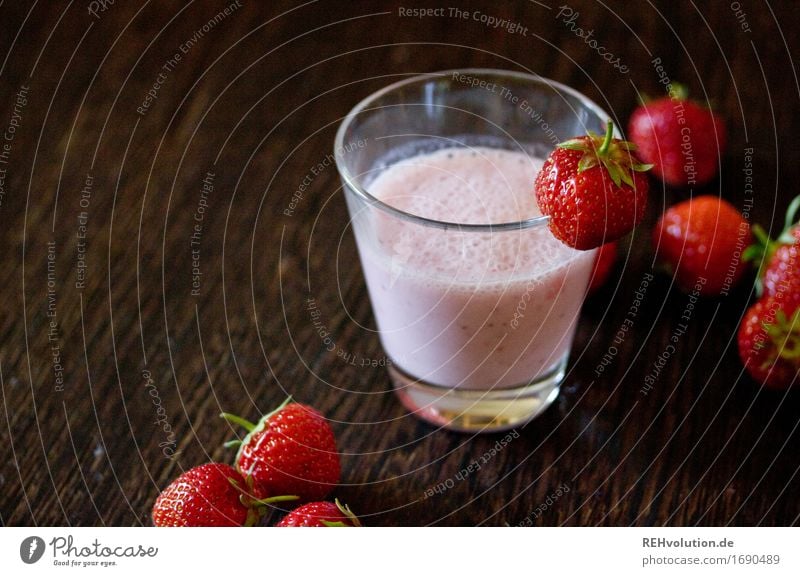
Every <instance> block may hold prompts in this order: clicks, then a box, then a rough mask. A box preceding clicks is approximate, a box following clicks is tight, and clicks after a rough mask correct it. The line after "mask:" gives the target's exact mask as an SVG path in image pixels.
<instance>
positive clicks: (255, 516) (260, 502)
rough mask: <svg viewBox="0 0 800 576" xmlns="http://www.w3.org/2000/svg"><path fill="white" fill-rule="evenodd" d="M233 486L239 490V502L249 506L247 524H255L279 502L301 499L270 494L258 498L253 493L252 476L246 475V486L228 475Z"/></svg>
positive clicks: (246, 506)
mask: <svg viewBox="0 0 800 576" xmlns="http://www.w3.org/2000/svg"><path fill="white" fill-rule="evenodd" d="M228 482H230V483H231V486H233V487H234V488H236V490H238V491H239V502H241V503H242V506H244V507H245V508H247V519H246V520H245V523H244V525H245V526H254V525H255V524H256V522H258V521H259V520H260V519H261V518H262V517H263V516H264V515H265V514H266V513H267V509H268V508H269V507H270V506H271V505H272V504H275V503H277V502H293V501H295V500H299V499H300V498H299V496H291V495H285V496H270V497H269V498H258V497H256V496H254V495H253V492H254V486H253V485H254V483H255V482H254V480H253V477H252V476H245V483H246V485H245V486H240V485H239V482H238V481H237V480H236V479H235V478H231V477H228Z"/></svg>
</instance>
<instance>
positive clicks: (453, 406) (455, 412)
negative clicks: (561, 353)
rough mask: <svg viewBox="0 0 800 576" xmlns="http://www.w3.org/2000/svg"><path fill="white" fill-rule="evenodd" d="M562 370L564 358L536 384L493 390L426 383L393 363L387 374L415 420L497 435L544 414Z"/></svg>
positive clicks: (555, 389) (564, 364)
mask: <svg viewBox="0 0 800 576" xmlns="http://www.w3.org/2000/svg"><path fill="white" fill-rule="evenodd" d="M566 368H567V358H566V356H565V357H564V359H563V360H561V362H559V363H558V365H557V366H556V367H555V368H554V369H553V370H552V371H550V372H549V373H548V374H547V375H545V376H543V377H541V378H538V379H537V380H536V381H534V382H530V383H528V384H525V385H523V386H518V387H516V388H501V389H497V390H459V389H457V388H445V387H442V386H436V385H434V384H428V383H426V382H423V381H422V380H418V379H416V378H414V377H413V376H411V375H409V374H407V373H405V372H403V371H402V370H400V369H399V368H398V367H397V364H395V363H394V362H393V363H392V364H391V366H389V375H390V376H391V378H392V383H393V384H394V388H395V393H396V394H397V396H398V397H399V398H400V401H401V402H402V403H403V406H405V407H406V408H407V409H408V410H409V411H410V412H411V413H412V414H414V415H415V416H417V417H418V418H421V419H422V420H425V421H427V422H430V423H431V424H436V425H437V426H442V427H444V428H447V429H449V430H456V431H459V432H499V431H501V430H508V429H511V428H516V427H518V426H521V425H523V424H525V423H527V422H529V421H531V420H533V419H534V418H536V417H537V416H538V415H539V414H541V413H542V412H544V411H545V410H546V409H547V407H548V406H550V404H552V403H553V400H555V399H556V397H557V396H558V391H559V389H560V387H561V381H562V380H563V379H564V374H565V373H566Z"/></svg>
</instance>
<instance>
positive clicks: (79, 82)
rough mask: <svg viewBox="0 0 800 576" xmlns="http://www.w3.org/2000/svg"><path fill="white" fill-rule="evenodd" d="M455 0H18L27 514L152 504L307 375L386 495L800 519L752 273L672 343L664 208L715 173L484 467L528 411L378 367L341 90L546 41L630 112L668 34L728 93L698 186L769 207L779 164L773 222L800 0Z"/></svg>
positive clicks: (21, 385) (5, 113)
mask: <svg viewBox="0 0 800 576" xmlns="http://www.w3.org/2000/svg"><path fill="white" fill-rule="evenodd" d="M33 4H35V5H33ZM458 4H459V9H462V10H465V11H468V17H467V18H466V19H460V18H455V17H451V16H450V14H449V13H448V10H449V9H448V8H445V11H444V13H443V15H442V13H441V12H440V13H439V15H431V16H425V17H422V18H416V17H411V16H407V15H406V16H401V12H400V9H401V8H403V9H404V10H405V9H410V8H421V7H437V3H436V2H427V3H425V2H407V3H406V2H400V3H398V2H395V1H394V0H392V1H390V2H342V1H340V0H320V1H318V2H313V1H312V2H307V3H305V4H302V5H300V4H298V5H293V4H291V3H288V2H274V1H271V2H255V1H252V0H242V1H241V3H240V4H236V3H233V4H230V3H227V2H204V1H197V2H185V3H184V2H175V1H172V2H144V3H139V2H116V3H113V4H111V3H107V4H105V5H103V4H102V3H91V2H87V1H86V0H82V1H79V2H71V3H68V4H67V3H63V4H62V3H57V2H46V3H45V2H38V3H30V2H11V1H9V0H6V1H5V2H0V132H2V135H3V138H4V139H3V140H2V141H0V161H2V163H0V169H2V170H3V172H0V176H2V178H3V179H2V180H1V181H0V182H2V188H0V190H1V191H2V194H1V195H0V202H1V204H0V250H1V251H2V252H1V255H0V258H1V260H0V262H1V263H2V267H1V268H2V281H0V374H1V375H2V379H1V381H2V406H3V409H2V412H0V522H2V524H4V525H140V524H143V525H147V524H149V523H150V519H149V511H150V507H151V506H152V503H153V500H154V498H155V497H156V495H157V493H158V491H159V489H160V488H162V487H164V486H165V485H166V484H167V483H168V482H169V481H170V479H172V478H174V477H175V476H176V475H178V474H179V473H180V471H181V470H182V469H187V468H189V467H192V466H195V465H197V464H200V463H203V462H205V461H208V460H209V459H214V460H226V461H229V460H230V459H231V457H232V454H231V453H230V452H229V451H226V450H224V449H223V448H222V447H221V446H222V443H223V442H224V441H225V440H226V439H229V438H231V437H232V436H233V431H232V429H231V428H230V427H229V426H228V425H227V424H225V423H224V422H223V421H222V420H220V419H219V418H218V414H219V412H221V411H222V410H225V411H230V412H236V413H239V414H242V415H245V416H247V417H250V418H253V419H255V418H257V417H258V415H259V413H262V412H264V411H267V410H268V409H270V408H271V407H272V406H274V405H275V404H276V403H278V402H280V401H281V400H282V399H283V398H284V397H285V395H286V394H287V393H290V394H292V395H293V396H294V397H295V398H296V399H297V400H299V401H302V402H307V403H310V404H313V405H314V406H316V407H318V408H319V409H320V410H322V411H323V412H324V413H325V414H326V415H327V416H329V417H330V418H331V419H332V421H333V427H334V429H335V433H336V435H337V439H338V443H339V446H340V448H341V450H342V451H343V453H344V455H343V474H342V485H341V486H340V487H339V488H338V489H337V490H336V493H335V494H336V495H337V496H338V497H339V498H340V499H342V500H343V501H346V502H348V503H350V505H351V506H352V508H353V509H354V510H356V511H357V512H358V513H360V514H361V515H362V516H363V517H364V521H365V522H366V523H367V524H370V525H431V524H436V525H505V524H510V525H516V524H520V523H522V524H533V525H561V524H565V525H607V526H611V525H613V526H619V525H648V526H649V525H663V524H666V525H715V526H718V525H753V524H764V525H790V524H796V523H797V522H798V515H800V502H799V501H798V497H797V496H798V488H800V476H798V467H800V461H799V460H798V457H797V454H798V448H800V437H799V435H798V423H799V422H800V411H799V410H798V408H800V398H798V394H797V392H791V393H788V394H787V393H781V392H767V391H763V390H760V389H759V387H758V386H756V385H755V384H754V382H753V381H751V380H750V379H749V378H748V376H747V375H746V374H743V371H742V367H741V364H740V362H739V360H738V356H737V353H736V346H735V331H736V328H737V325H738V322H739V319H740V318H741V316H742V314H743V312H744V311H745V310H746V308H747V306H748V303H749V302H750V301H751V300H752V298H753V294H752V290H751V284H752V282H751V281H750V279H748V281H745V282H743V283H742V285H741V286H739V287H738V288H736V289H735V290H733V291H732V292H731V293H730V294H729V295H728V296H727V297H722V298H719V299H708V300H702V301H698V302H697V303H696V305H695V306H694V309H693V311H692V312H691V319H690V321H689V330H688V332H687V333H686V335H685V336H683V337H682V338H681V341H680V345H679V346H678V347H677V349H676V351H675V353H674V354H671V355H669V354H668V355H667V356H668V358H666V360H665V361H663V362H662V364H663V366H662V367H661V368H660V370H657V369H656V368H655V363H658V362H659V357H661V356H662V355H664V352H665V350H666V346H667V344H668V339H669V337H670V335H671V334H672V332H673V331H674V330H675V329H676V328H677V326H678V324H679V323H680V322H682V321H681V319H680V316H681V315H682V314H683V312H684V311H685V310H686V309H687V307H688V305H689V304H690V300H689V298H688V297H687V296H686V295H684V294H681V293H680V292H678V291H677V290H675V289H674V288H673V287H672V285H671V278H670V277H669V276H667V275H663V274H660V273H659V272H658V271H657V270H656V267H655V265H654V262H653V250H652V246H651V243H650V240H649V237H650V228H651V226H652V224H653V222H654V221H655V219H656V218H657V216H658V214H659V213H660V212H661V211H662V210H663V207H664V205H666V204H670V203H672V202H674V201H676V200H678V199H682V198H685V197H687V196H688V194H689V192H687V191H675V190H671V189H665V188H664V187H663V186H661V185H656V186H654V190H653V194H652V201H651V203H650V206H649V208H648V215H647V220H646V222H645V224H644V225H643V226H642V227H641V228H640V229H639V230H638V231H637V232H636V233H635V234H634V235H632V236H631V237H630V238H629V239H628V240H626V241H625V242H624V246H623V254H622V255H621V256H622V257H621V259H620V261H619V262H618V264H617V268H616V272H617V273H616V275H615V277H614V280H613V281H612V282H611V283H610V285H608V286H607V287H606V288H605V289H604V290H602V291H601V292H600V293H599V294H597V295H595V296H593V297H592V298H591V299H590V300H588V301H587V303H586V305H585V308H584V312H583V316H582V320H581V323H580V328H579V331H578V335H577V338H576V341H575V346H574V350H573V356H572V360H571V363H570V369H569V374H568V376H567V379H566V381H565V383H564V387H563V389H562V393H561V396H560V397H559V398H558V400H557V402H556V403H555V404H554V405H553V406H552V407H551V409H550V410H549V411H548V412H547V413H546V414H545V415H543V416H542V417H541V418H539V419H537V420H536V421H534V422H533V423H531V424H529V425H527V426H525V427H524V428H522V429H521V430H519V431H518V434H517V436H518V437H516V438H513V439H512V441H511V442H510V443H508V445H507V446H505V447H504V448H503V449H502V450H500V451H499V452H498V453H497V454H496V455H494V456H491V457H490V458H489V459H488V462H486V463H484V464H483V466H482V467H481V469H480V471H476V472H474V473H471V474H467V475H466V477H465V478H463V479H461V476H464V475H461V474H459V472H460V471H461V470H462V469H463V468H465V467H468V466H469V465H470V464H471V463H472V462H473V461H474V460H476V459H481V458H482V457H483V456H484V455H485V454H486V453H487V452H488V451H490V450H491V449H492V447H494V446H495V444H496V442H497V441H498V440H501V439H502V438H503V437H504V435H502V434H500V435H486V436H481V437H472V436H469V435H463V434H456V433H450V432H445V431H438V430H436V429H434V428H433V427H431V426H429V425H426V424H424V423H422V422H420V421H418V420H416V419H415V418H413V417H411V416H409V415H408V414H406V413H405V411H404V410H403V408H402V407H401V406H400V404H399V403H398V402H397V401H396V400H395V397H394V396H393V393H392V392H391V385H390V382H389V379H388V376H387V373H386V371H385V369H384V368H383V367H380V366H378V367H374V366H372V365H369V364H370V361H373V360H374V361H376V363H379V361H380V360H381V359H382V358H384V356H383V354H382V351H381V347H380V344H379V342H378V338H377V336H376V334H375V332H374V331H373V330H374V320H373V316H372V312H371V310H370V305H369V301H368V298H367V293H366V287H365V284H364V281H363V277H362V272H361V268H360V264H359V261H358V257H357V253H356V249H355V244H354V241H353V238H352V236H351V234H350V232H349V231H348V230H346V228H345V225H346V222H347V213H346V208H345V205H344V200H343V198H342V195H341V190H340V188H339V180H338V176H337V173H336V170H335V167H333V166H331V165H330V164H329V161H330V160H329V154H330V152H331V150H332V142H333V136H334V132H335V130H336V127H337V125H338V123H339V122H340V120H341V118H342V117H343V116H344V115H345V114H346V113H347V111H348V110H349V109H350V108H351V107H352V106H353V105H354V104H355V103H356V102H357V101H359V100H360V99H361V98H362V97H364V96H366V95H367V94H369V93H370V92H372V91H374V90H376V89H377V88H379V87H382V86H384V85H386V84H388V83H390V82H392V81H394V80H397V79H399V78H401V77H403V76H405V75H409V74H413V73H419V72H425V71H433V70H438V69H447V68H455V67H467V66H469V67H496V68H508V69H513V70H527V71H533V72H537V73H539V74H542V75H544V76H547V77H550V78H554V79H556V80H559V81H561V82H564V83H566V84H569V85H570V86H573V87H575V88H577V89H578V90H580V91H582V92H584V93H585V94H587V95H588V96H589V97H591V98H593V99H595V100H596V101H597V102H599V103H600V104H601V105H602V106H603V107H605V108H606V109H607V110H609V111H610V112H611V113H612V114H613V116H614V117H615V118H616V119H617V120H618V122H619V123H620V124H622V125H623V126H624V125H625V123H626V120H627V117H628V115H629V114H630V112H631V111H632V109H633V108H634V106H635V104H636V98H637V93H639V92H648V93H651V94H659V93H661V92H663V87H662V86H661V85H660V84H659V74H658V72H657V71H656V68H655V66H654V64H653V61H654V60H655V59H660V61H661V63H662V65H663V66H664V69H665V71H666V73H667V74H668V75H669V77H670V78H671V79H675V80H678V79H679V80H681V81H683V82H684V83H686V84H687V85H688V86H689V88H690V89H691V90H692V92H693V93H694V94H695V95H697V96H699V97H701V98H708V99H710V100H711V101H713V104H714V106H715V107H716V108H717V109H718V110H719V111H720V112H721V113H722V114H724V115H725V117H726V118H727V121H728V128H729V132H730V136H729V146H728V150H727V153H726V157H725V160H724V169H723V173H722V175H721V177H720V178H719V180H718V181H715V182H714V183H713V184H711V185H709V186H707V187H706V188H703V189H697V190H694V191H693V192H694V193H695V194H696V193H700V192H708V193H720V194H721V195H722V196H724V197H725V198H727V199H729V200H731V201H732V202H734V203H735V204H736V205H737V206H739V207H740V209H744V208H745V203H746V194H745V184H746V181H745V178H746V174H745V172H744V170H745V169H747V168H752V174H751V177H752V183H753V189H754V194H753V198H754V201H753V203H752V206H750V207H748V208H747V210H748V211H749V213H750V215H751V216H752V219H753V220H754V221H758V222H760V223H761V224H762V225H764V226H765V227H768V228H769V227H772V228H773V230H774V229H775V228H776V227H778V226H780V223H781V220H782V213H783V211H784V209H785V207H786V205H787V204H788V202H789V200H790V199H791V197H792V196H794V195H795V194H796V193H797V192H798V191H800V187H799V186H798V183H799V180H798V168H797V166H798V164H799V163H800V146H798V144H797V138H798V136H797V135H798V134H800V116H799V115H798V114H797V109H798V104H800V102H798V94H799V91H798V79H797V70H796V67H795V63H796V62H797V61H798V42H797V35H798V33H800V29H799V28H798V20H797V18H796V10H795V7H794V6H793V3H792V2H770V3H766V2H758V1H752V2H749V1H748V2H745V1H742V2H734V3H728V2H715V3H711V2H701V3H692V2H677V3H676V2H673V1H671V0H664V1H658V2H655V3H650V2H612V3H610V4H608V3H606V4H604V3H601V2H592V1H580V2H579V1H577V0H576V1H574V2H570V3H569V5H568V8H567V10H572V11H574V12H576V13H578V16H577V17H574V18H572V19H570V18H569V17H568V15H569V13H568V12H564V11H562V10H560V9H559V5H561V4H563V2H553V3H551V4H550V5H549V6H547V5H545V4H541V3H539V2H533V1H531V2H525V1H517V2H514V3H510V2H507V3H502V4H503V5H502V6H501V5H500V4H501V3H495V2H488V1H486V2H482V3H473V2H470V3H458ZM90 8H92V9H93V11H94V13H91V12H90V11H89V9H90ZM226 9H227V12H226V11H225V10H226ZM737 10H738V11H737ZM560 12H562V13H561V15H560V16H559V13H560ZM403 13H404V14H405V12H403ZM482 15H485V16H487V17H488V16H492V17H495V18H500V19H506V20H508V21H509V22H511V23H516V24H517V25H518V26H517V29H516V30H513V31H512V28H513V26H510V25H501V26H498V27H496V28H494V27H492V26H490V25H488V20H486V19H484V20H483V21H481V17H482ZM523 28H524V30H523ZM579 28H580V29H581V30H582V32H583V34H584V37H581V36H580V31H579ZM589 30H593V33H592V34H591V36H589V37H588V39H587V38H586V35H588V31H589ZM594 40H596V41H597V44H594V43H593V41H594ZM600 47H602V48H604V49H605V51H607V52H608V53H610V54H612V55H613V56H614V57H615V58H619V60H618V63H619V64H620V66H622V65H624V66H625V67H626V72H625V73H623V71H622V70H621V69H620V66H616V67H615V66H614V65H613V64H611V63H609V62H608V61H607V60H605V59H604V58H603V56H602V55H601V54H600V52H599V50H600ZM609 59H610V58H609ZM148 94H149V95H150V96H148ZM747 149H752V153H747V152H746V150H747ZM751 156H752V158H750V157H751ZM319 163H323V164H325V165H324V166H323V167H322V168H321V169H320V170H318V171H317V170H316V169H315V171H316V172H317V173H316V174H315V173H314V172H312V169H314V167H315V166H317V165H318V164H319ZM749 164H752V166H750V165H749ZM304 180H306V183H307V189H306V190H305V192H303V193H302V194H301V195H300V196H298V197H296V198H295V202H294V204H292V201H293V195H294V194H295V192H296V191H297V190H298V188H299V187H300V185H301V184H302V183H303V181H304ZM287 210H288V211H287ZM197 272H199V280H197V279H196V278H193V276H196V275H197V274H196V273H197ZM650 274H653V275H654V278H653V280H652V281H650V282H649V283H647V285H646V286H645V284H644V283H643V280H646V279H647V278H648V277H649V276H648V275H650ZM193 282H194V284H193ZM637 291H639V292H640V294H639V295H638V296H637ZM637 298H638V300H637ZM309 299H313V301H314V305H315V306H316V309H317V310H318V311H319V319H320V320H319V321H320V323H321V325H322V326H324V328H325V330H326V331H327V332H329V333H330V337H329V338H330V340H325V338H323V337H321V336H320V332H319V330H318V328H319V326H315V325H314V323H313V321H312V317H311V315H310V312H309V310H308V302H309ZM634 302H639V307H638V309H637V310H638V311H637V315H636V319H635V322H634V325H633V327H632V328H631V330H630V331H629V332H628V333H627V336H626V337H625V338H624V339H623V340H622V341H621V342H617V343H616V344H615V342H614V339H615V336H616V334H617V332H618V330H619V328H620V325H621V324H622V323H623V321H624V319H625V317H626V314H627V312H628V310H629V309H630V307H631V306H632V305H633V303H634ZM610 346H615V350H616V354H615V355H614V357H613V359H611V361H610V362H608V363H607V364H608V365H607V366H606V367H605V370H604V371H603V372H602V373H601V374H599V375H598V369H597V367H598V365H599V364H600V363H601V362H602V359H603V356H604V355H605V354H607V353H608V351H609V347H610ZM348 358H355V359H357V361H356V362H348V361H347V359H348ZM362 360H366V361H367V364H368V365H366V366H361V365H360V364H361V363H362ZM353 364H357V365H353ZM654 373H656V374H657V378H656V379H655V382H654V383H653V384H652V389H650V390H649V391H648V390H647V387H646V382H647V381H646V378H647V376H648V375H652V374H654ZM645 391H646V392H647V393H646V394H645V393H644V392H645ZM439 483H446V484H452V486H451V487H450V486H448V489H447V490H446V492H444V493H442V494H436V495H434V496H432V497H429V498H427V499H424V495H425V492H426V490H428V489H431V488H433V487H435V486H437V485H438V484H439ZM273 520H274V518H273Z"/></svg>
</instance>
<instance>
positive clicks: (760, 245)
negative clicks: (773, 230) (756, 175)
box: [742, 196, 800, 296]
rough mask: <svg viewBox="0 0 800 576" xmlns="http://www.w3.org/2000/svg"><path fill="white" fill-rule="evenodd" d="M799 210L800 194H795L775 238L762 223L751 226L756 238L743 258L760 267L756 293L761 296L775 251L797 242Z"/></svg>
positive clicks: (743, 254)
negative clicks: (794, 233)
mask: <svg viewBox="0 0 800 576" xmlns="http://www.w3.org/2000/svg"><path fill="white" fill-rule="evenodd" d="M798 210H800V196H795V198H794V200H792V202H791V204H789V208H787V210H786V220H785V221H784V224H783V230H782V231H781V233H780V235H779V236H778V237H777V238H775V239H774V240H773V239H772V238H770V237H769V234H767V231H766V230H764V228H762V227H761V226H760V225H758V224H753V226H752V227H751V230H752V231H753V236H754V237H755V240H754V241H753V243H752V244H751V245H750V246H748V247H747V248H746V249H745V251H744V252H743V253H742V260H744V261H745V262H752V263H753V266H754V267H755V268H757V269H758V274H757V276H756V294H757V295H758V296H761V294H762V293H763V291H764V274H765V273H766V271H767V267H768V266H769V263H770V261H771V260H772V257H773V256H774V255H775V252H776V251H777V250H778V248H780V247H781V246H787V245H791V244H794V243H795V242H796V239H795V237H794V236H792V228H794V226H795V224H797V214H798Z"/></svg>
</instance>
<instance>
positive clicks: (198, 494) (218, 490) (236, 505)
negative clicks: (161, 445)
mask: <svg viewBox="0 0 800 576" xmlns="http://www.w3.org/2000/svg"><path fill="white" fill-rule="evenodd" d="M253 493H254V491H253V490H252V487H250V486H248V483H247V482H246V481H245V479H244V478H243V477H242V475H241V474H239V473H238V472H237V471H236V470H234V469H233V468H231V467H230V466H228V465H227V464H216V463H211V464H203V465H202V466H197V467H195V468H192V469H191V470H189V471H188V472H184V473H183V474H181V475H180V476H179V477H178V478H177V479H176V480H174V481H173V482H172V484H170V485H169V486H167V487H166V488H165V489H164V491H163V492H161V494H159V496H158V498H157V499H156V503H155V504H154V505H153V524H154V525H156V526H252V525H253V524H255V522H256V521H257V520H258V519H259V517H260V516H261V515H262V513H263V512H264V510H265V507H266V505H268V504H270V503H273V502H283V501H286V500H296V499H297V498H296V497H295V496H277V497H274V498H267V499H260V498H259V497H257V496H256V495H253Z"/></svg>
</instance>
